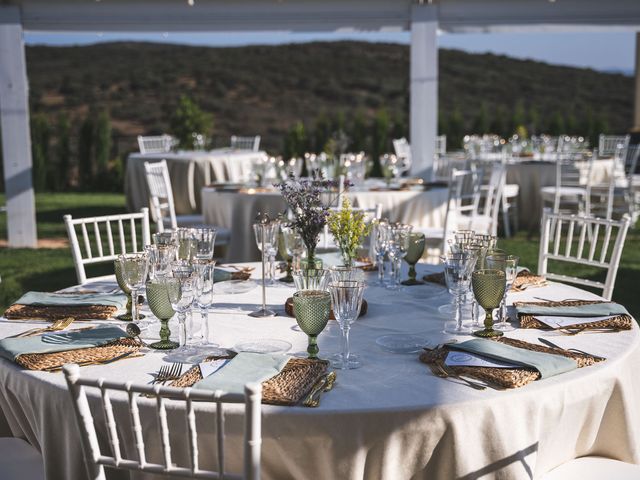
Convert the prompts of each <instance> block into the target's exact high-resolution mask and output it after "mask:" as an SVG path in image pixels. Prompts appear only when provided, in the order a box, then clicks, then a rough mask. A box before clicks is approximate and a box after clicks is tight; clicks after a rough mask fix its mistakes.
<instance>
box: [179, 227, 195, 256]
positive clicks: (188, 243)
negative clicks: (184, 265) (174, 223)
mask: <svg viewBox="0 0 640 480" xmlns="http://www.w3.org/2000/svg"><path fill="white" fill-rule="evenodd" d="M176 235H177V239H178V252H177V258H178V260H180V261H182V262H191V261H192V260H193V259H194V258H195V256H196V251H197V248H198V240H197V239H196V235H195V230H194V229H193V228H178V229H177V230H176Z"/></svg>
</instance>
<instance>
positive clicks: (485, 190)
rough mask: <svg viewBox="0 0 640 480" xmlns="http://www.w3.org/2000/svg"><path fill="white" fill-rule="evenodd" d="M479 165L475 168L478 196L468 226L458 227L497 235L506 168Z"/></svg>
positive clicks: (501, 165) (496, 163)
mask: <svg viewBox="0 0 640 480" xmlns="http://www.w3.org/2000/svg"><path fill="white" fill-rule="evenodd" d="M481 165H482V166H481V168H477V172H478V175H479V176H480V177H481V178H480V181H481V187H480V195H479V197H478V199H477V201H476V202H477V203H476V206H475V208H474V210H473V211H472V212H471V218H470V219H469V220H468V225H466V226H463V225H460V228H465V229H470V230H475V231H476V232H478V233H484V234H489V235H497V234H498V214H499V212H500V208H501V205H502V197H503V191H504V187H505V183H506V168H505V166H504V164H503V163H501V162H482V164H481Z"/></svg>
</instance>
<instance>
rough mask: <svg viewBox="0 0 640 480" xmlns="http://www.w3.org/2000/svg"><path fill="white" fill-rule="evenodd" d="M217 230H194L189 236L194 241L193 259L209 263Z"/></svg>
mask: <svg viewBox="0 0 640 480" xmlns="http://www.w3.org/2000/svg"><path fill="white" fill-rule="evenodd" d="M217 233H218V232H217V230H216V229H215V228H194V229H192V230H191V234H192V236H193V238H194V239H195V244H196V245H195V254H194V258H195V260H197V261H209V260H211V259H212V258H213V250H214V245H215V243H216V234H217Z"/></svg>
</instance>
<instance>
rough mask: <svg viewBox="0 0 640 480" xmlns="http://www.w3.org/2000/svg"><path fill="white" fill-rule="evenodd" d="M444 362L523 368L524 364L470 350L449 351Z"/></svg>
mask: <svg viewBox="0 0 640 480" xmlns="http://www.w3.org/2000/svg"><path fill="white" fill-rule="evenodd" d="M444 364H445V365H446V366H448V367H489V368H522V365H516V364H514V363H508V362H503V361H500V360H494V359H492V358H487V357H483V356H481V355H476V354H474V353H469V352H455V351H453V352H449V353H448V354H447V358H446V359H445V361H444Z"/></svg>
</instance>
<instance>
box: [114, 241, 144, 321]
mask: <svg viewBox="0 0 640 480" xmlns="http://www.w3.org/2000/svg"><path fill="white" fill-rule="evenodd" d="M118 261H119V262H120V272H121V275H122V280H123V281H124V283H125V285H126V286H127V288H129V290H130V291H131V314H132V321H133V322H134V323H136V324H139V323H140V311H139V306H138V292H139V291H140V289H141V288H143V287H144V284H145V282H146V281H147V273H148V271H149V257H148V256H147V254H146V253H125V254H122V255H120V256H119V257H118Z"/></svg>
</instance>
